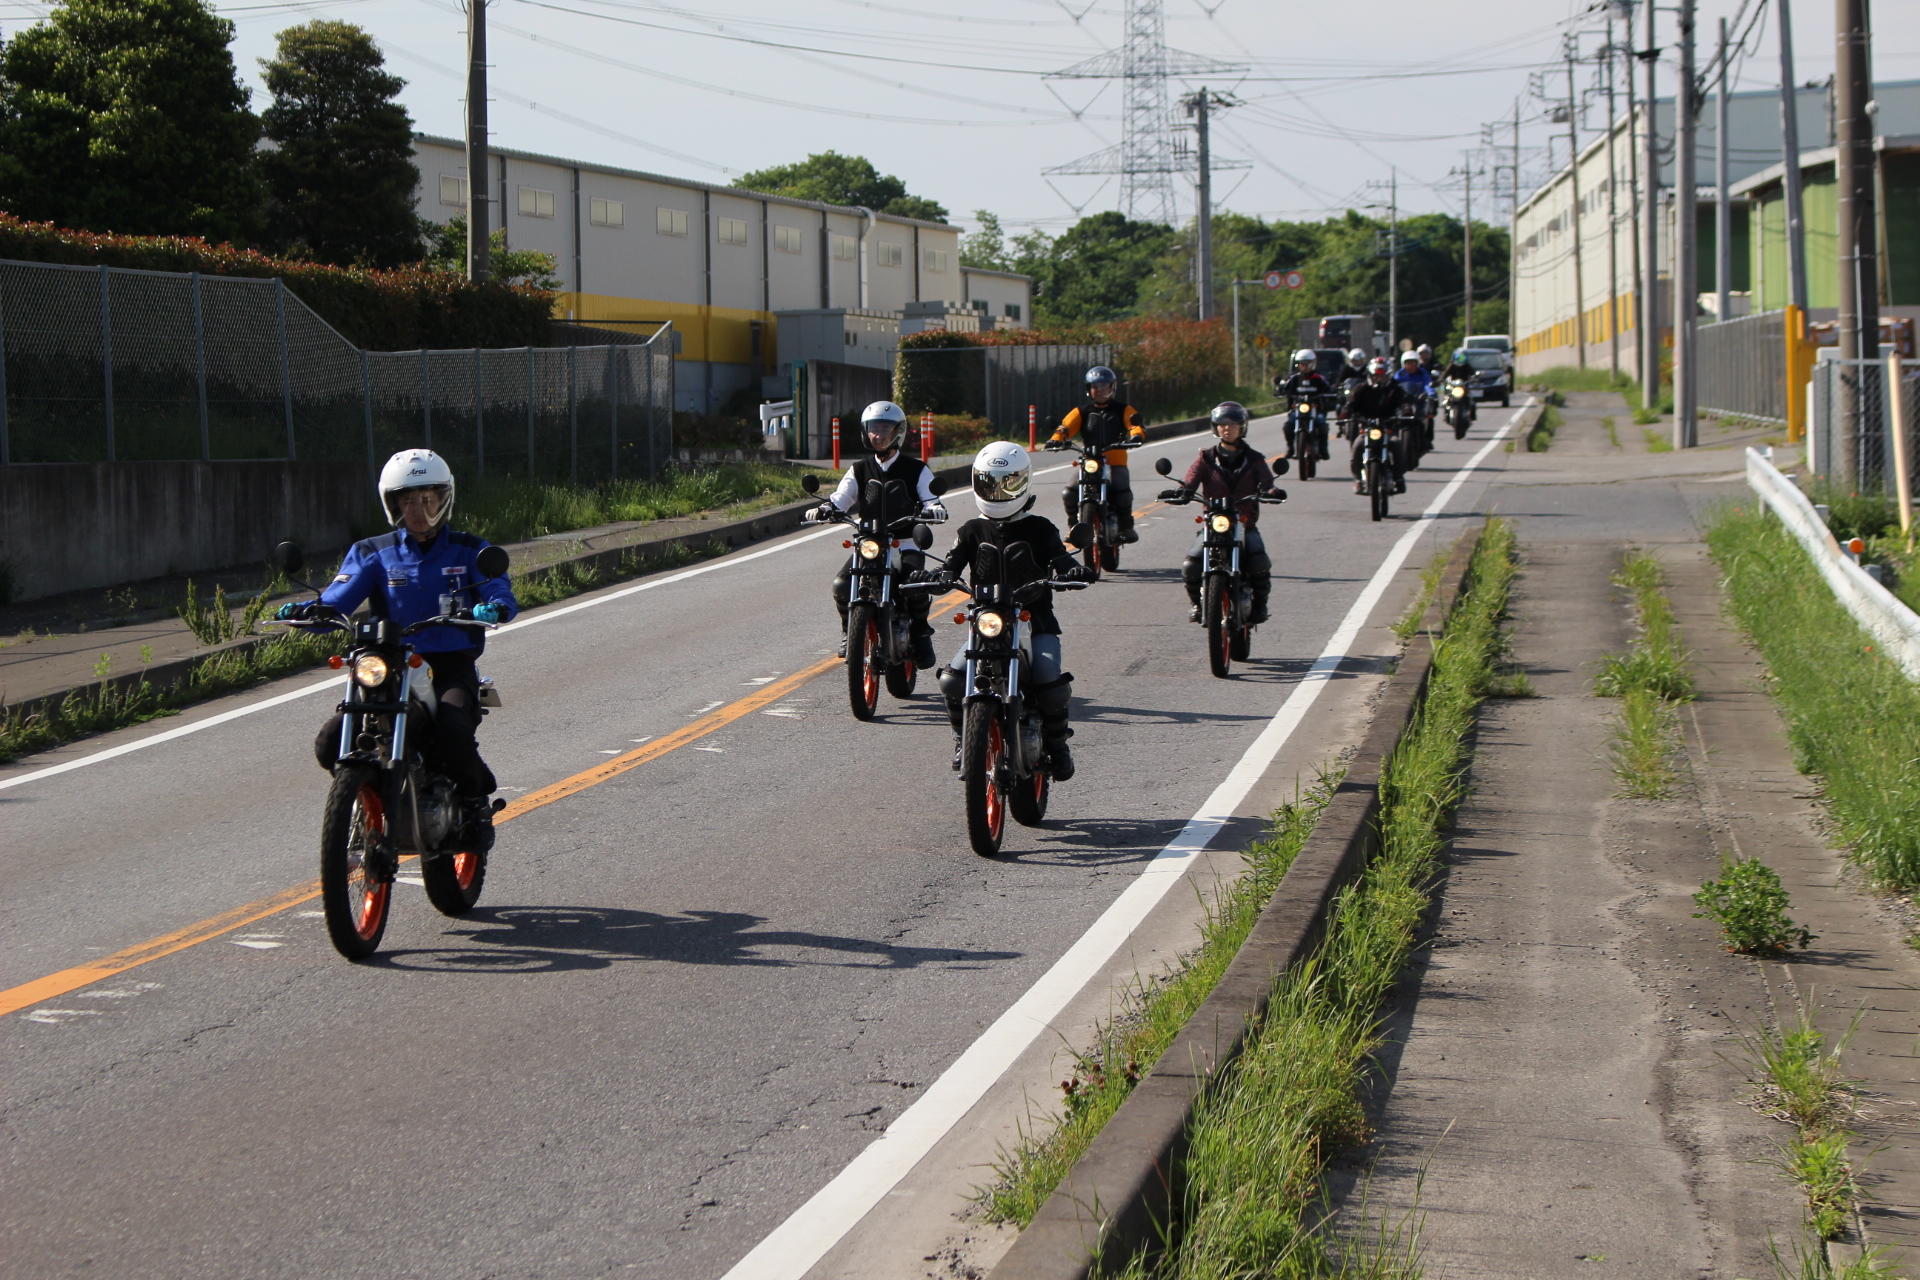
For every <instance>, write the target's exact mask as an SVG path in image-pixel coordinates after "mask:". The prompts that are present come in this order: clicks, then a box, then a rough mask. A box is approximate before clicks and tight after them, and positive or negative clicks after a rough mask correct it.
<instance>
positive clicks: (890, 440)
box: [860, 400, 907, 453]
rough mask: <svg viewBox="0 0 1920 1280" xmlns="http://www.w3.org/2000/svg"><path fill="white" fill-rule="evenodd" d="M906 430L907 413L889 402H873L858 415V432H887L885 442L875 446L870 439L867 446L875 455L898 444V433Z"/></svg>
mask: <svg viewBox="0 0 1920 1280" xmlns="http://www.w3.org/2000/svg"><path fill="white" fill-rule="evenodd" d="M906 429H907V411H906V410H905V409H902V408H901V407H900V406H899V405H897V404H895V403H894V402H893V401H891V400H875V401H874V402H873V403H872V404H870V405H868V406H867V407H866V408H865V409H864V410H862V411H861V414H860V430H861V432H862V433H871V432H873V431H875V430H884V431H886V432H887V442H886V443H885V444H881V445H876V444H874V443H873V441H872V440H871V439H869V440H868V441H867V444H868V445H869V446H870V447H871V448H872V449H873V451H874V452H875V453H885V452H887V451H888V450H890V449H892V448H893V447H894V446H895V445H897V444H899V443H900V433H901V432H903V431H905V430H906Z"/></svg>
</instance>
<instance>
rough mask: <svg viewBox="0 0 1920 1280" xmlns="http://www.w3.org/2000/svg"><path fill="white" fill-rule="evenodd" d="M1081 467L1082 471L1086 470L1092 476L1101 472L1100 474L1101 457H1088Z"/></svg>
mask: <svg viewBox="0 0 1920 1280" xmlns="http://www.w3.org/2000/svg"><path fill="white" fill-rule="evenodd" d="M1080 469H1081V470H1082V471H1084V472H1086V473H1087V474H1088V475H1090V476H1093V475H1099V474H1100V459H1098V458H1088V459H1087V460H1086V461H1085V462H1082V463H1081V464H1080Z"/></svg>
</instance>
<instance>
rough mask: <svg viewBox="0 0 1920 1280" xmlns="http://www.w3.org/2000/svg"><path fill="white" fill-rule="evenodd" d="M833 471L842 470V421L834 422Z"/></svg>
mask: <svg viewBox="0 0 1920 1280" xmlns="http://www.w3.org/2000/svg"><path fill="white" fill-rule="evenodd" d="M833 469H834V470H835V471H838V470H839V469H840V419H838V418H835V419H834V420H833Z"/></svg>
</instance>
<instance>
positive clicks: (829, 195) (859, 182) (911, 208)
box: [733, 151, 947, 222]
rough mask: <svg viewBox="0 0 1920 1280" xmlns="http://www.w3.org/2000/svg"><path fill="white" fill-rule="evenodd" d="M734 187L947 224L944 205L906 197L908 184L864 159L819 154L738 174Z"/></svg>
mask: <svg viewBox="0 0 1920 1280" xmlns="http://www.w3.org/2000/svg"><path fill="white" fill-rule="evenodd" d="M733 185H734V186H736V187H740V188H743V189H745V190H748V191H763V192H765V193H766V194H768V195H773V196H790V197H792V198H793V199H795V200H818V201H820V202H821V203H822V204H845V205H864V206H866V207H867V208H869V209H873V210H876V211H877V212H880V213H891V214H893V215H895V216H896V217H901V218H920V219H924V220H925V221H927V222H945V221H946V220H947V210H946V207H945V206H944V205H941V204H939V203H937V202H935V201H932V200H928V199H926V198H924V197H922V196H914V195H908V194H907V184H906V183H904V182H902V181H901V180H900V179H898V178H896V177H894V176H893V175H892V174H883V173H881V172H880V171H879V170H878V169H876V168H874V167H873V162H872V161H871V160H868V159H867V158H866V157H864V156H843V155H841V154H840V153H839V152H837V151H822V152H819V153H818V154H816V155H810V156H808V157H807V158H806V159H805V160H802V161H799V162H798V163H795V164H780V165H774V166H773V167H771V168H767V169H756V170H754V171H753V172H752V173H747V174H742V175H741V176H740V178H739V180H738V181H737V182H735V183H734V184H733Z"/></svg>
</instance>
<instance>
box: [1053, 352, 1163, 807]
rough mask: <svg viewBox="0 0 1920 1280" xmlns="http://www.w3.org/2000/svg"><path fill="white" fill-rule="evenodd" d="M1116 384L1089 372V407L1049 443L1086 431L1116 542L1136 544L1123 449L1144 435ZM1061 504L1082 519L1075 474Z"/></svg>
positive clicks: (1102, 370) (1110, 376) (1098, 370)
mask: <svg viewBox="0 0 1920 1280" xmlns="http://www.w3.org/2000/svg"><path fill="white" fill-rule="evenodd" d="M1119 382H1120V375H1119V374H1117V373H1115V372H1114V371H1113V370H1111V369H1109V368H1107V366H1105V365H1103V364H1097V365H1095V366H1094V367H1093V368H1091V369H1089V370H1087V404H1085V405H1084V406H1077V407H1075V408H1072V409H1069V410H1067V416H1066V417H1064V418H1062V419H1061V420H1060V425H1059V426H1058V427H1056V428H1055V429H1054V432H1053V434H1052V435H1050V436H1048V437H1047V444H1048V445H1049V446H1052V445H1057V444H1065V443H1066V442H1067V441H1068V440H1071V439H1072V438H1073V437H1075V436H1077V435H1080V434H1081V433H1082V432H1085V433H1086V437H1087V442H1088V443H1089V444H1092V445H1095V446H1097V447H1099V448H1102V449H1105V450H1106V451H1107V496H1108V498H1109V499H1110V500H1111V501H1112V503H1113V514H1114V516H1115V517H1117V519H1118V521H1119V526H1120V541H1122V542H1138V541H1140V535H1139V534H1137V533H1135V532H1134V531H1133V480H1132V478H1131V476H1130V474H1129V470H1128V467H1127V447H1128V446H1129V445H1138V444H1145V443H1146V442H1147V433H1146V429H1145V428H1144V427H1143V426H1141V424H1140V411H1139V410H1138V409H1136V408H1134V407H1133V406H1132V405H1130V404H1128V403H1127V402H1126V401H1124V400H1116V399H1114V398H1113V393H1114V388H1115V387H1116V386H1118V385H1119ZM1062 500H1063V502H1064V503H1065V506H1066V510H1067V523H1068V524H1072V523H1074V522H1075V521H1077V520H1078V519H1079V518H1080V477H1079V475H1078V473H1076V474H1075V475H1074V477H1073V478H1072V479H1071V480H1068V481H1067V491H1066V493H1065V495H1064V496H1063V499H1062ZM1055 776H1056V777H1057V776H1058V775H1055Z"/></svg>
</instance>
